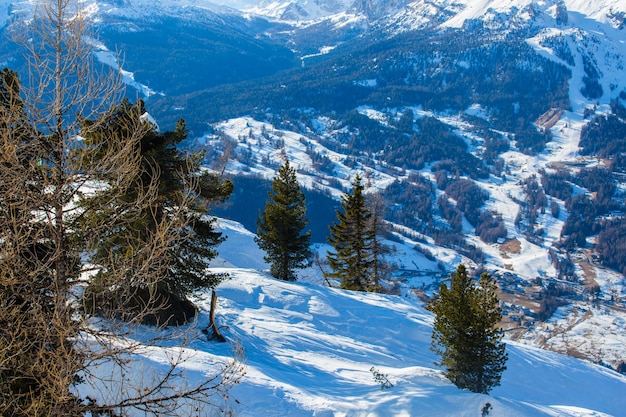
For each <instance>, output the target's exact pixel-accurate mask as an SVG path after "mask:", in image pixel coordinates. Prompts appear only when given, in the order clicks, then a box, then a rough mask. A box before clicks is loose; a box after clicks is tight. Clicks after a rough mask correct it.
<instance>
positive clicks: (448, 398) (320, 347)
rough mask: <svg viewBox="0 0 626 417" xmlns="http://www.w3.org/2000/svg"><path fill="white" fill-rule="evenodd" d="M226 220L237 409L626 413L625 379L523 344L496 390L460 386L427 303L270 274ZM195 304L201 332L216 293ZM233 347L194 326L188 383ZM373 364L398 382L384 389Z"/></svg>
mask: <svg viewBox="0 0 626 417" xmlns="http://www.w3.org/2000/svg"><path fill="white" fill-rule="evenodd" d="M220 227H221V229H222V231H223V232H224V233H225V235H227V236H228V240H227V241H226V242H227V243H225V244H224V245H223V246H221V248H220V259H218V260H217V261H216V262H215V263H214V265H215V266H214V270H215V271H219V272H228V273H229V274H230V276H231V279H230V280H227V281H225V282H223V283H222V284H220V286H219V287H218V288H217V292H218V295H219V305H218V309H217V320H218V324H219V325H220V326H224V327H223V333H224V335H225V336H226V337H227V338H228V339H229V341H231V342H235V341H236V342H238V343H239V344H240V345H241V346H242V347H243V349H244V353H245V365H246V375H245V376H244V378H243V380H242V381H241V383H239V384H238V385H236V386H235V387H234V388H233V389H232V391H231V395H232V396H233V397H234V398H236V399H237V401H238V404H234V412H235V415H238V416H242V417H246V416H254V417H256V416H264V417H284V416H294V417H295V416H329V417H330V416H370V417H375V416H380V417H386V416H433V417H435V416H437V417H442V416H454V417H459V416H461V417H463V416H467V417H470V416H471V417H475V416H479V415H481V409H482V408H483V407H484V406H485V405H486V404H487V403H489V404H491V406H492V410H491V412H490V414H489V416H491V417H522V416H551V417H556V416H563V417H565V416H572V417H573V416H576V417H592V416H593V417H600V416H602V417H606V416H615V417H617V416H623V415H624V410H625V409H626V397H625V396H624V395H623V394H624V392H626V391H625V390H626V377H625V376H624V375H620V374H618V373H616V372H614V371H611V370H609V369H607V368H604V367H601V366H598V365H594V364H591V363H589V362H585V361H581V360H578V359H574V358H570V357H567V356H563V355H560V354H557V353H552V352H548V351H545V350H541V349H537V348H534V347H529V346H524V345H521V344H517V343H514V342H509V343H508V344H507V352H508V355H509V360H508V363H507V367H508V369H507V370H506V371H505V372H504V374H503V377H502V383H501V386H499V387H497V388H495V389H494V390H493V391H492V392H491V395H482V394H474V393H471V392H468V391H464V390H459V389H457V388H456V387H455V386H454V385H453V384H451V383H450V382H449V381H448V380H447V379H446V378H445V377H444V375H443V373H442V370H441V369H440V368H438V367H437V366H435V365H434V364H433V362H434V361H435V360H436V357H435V356H434V354H433V353H432V352H431V351H430V350H429V346H430V340H431V331H432V328H431V326H432V320H433V317H432V315H431V314H430V313H429V312H428V311H426V310H425V309H424V307H423V305H422V304H421V303H420V302H419V301H417V300H415V299H414V298H411V297H403V296H392V295H381V294H373V293H360V292H351V291H345V290H339V289H334V288H328V287H325V286H322V285H318V284H315V283H312V282H310V281H309V280H305V281H303V282H282V281H278V280H275V279H273V278H271V277H270V276H268V274H267V273H266V272H264V271H263V269H265V267H266V265H265V264H264V263H263V261H262V259H261V257H262V253H261V252H260V251H259V249H258V248H257V247H256V245H255V243H254V241H253V237H254V235H253V234H252V233H250V232H248V231H246V230H244V229H243V227H242V226H241V225H239V224H237V223H234V222H232V221H227V220H222V221H220ZM304 275H306V274H304ZM197 302H198V304H199V306H200V308H201V310H200V315H199V319H198V321H197V323H196V327H197V328H201V327H204V326H206V324H207V322H208V311H209V304H210V302H209V297H207V296H205V297H199V298H198V299H197ZM192 330H193V328H192ZM229 346H230V345H228V344H218V343H215V342H207V341H206V340H204V336H203V334H202V333H201V332H199V331H198V332H195V338H194V340H192V342H191V344H190V345H189V346H186V347H185V349H184V357H185V358H186V360H185V362H184V367H185V368H186V369H187V372H189V375H190V379H191V380H200V379H201V378H202V375H211V374H212V372H213V371H214V369H215V366H216V364H219V363H223V362H224V361H225V360H226V359H227V357H228V355H229V354H232V353H229V352H230V347H229ZM164 352H165V353H164ZM166 353H167V354H168V355H175V354H176V346H169V347H168V348H167V349H166V350H165V351H162V350H159V349H157V348H155V347H150V348H147V349H146V350H145V352H144V353H143V358H144V359H143V360H142V361H140V362H139V364H138V365H137V367H135V369H139V370H141V371H140V372H138V373H137V375H136V377H141V375H140V374H144V373H145V374H149V373H150V372H152V368H154V367H157V368H158V367H159V366H160V365H159V363H161V362H162V359H161V358H162V356H163V355H164V354H166ZM372 367H374V368H375V369H377V370H378V371H379V372H381V373H383V374H386V375H387V376H388V379H389V381H390V382H391V383H392V384H393V387H391V388H388V389H384V390H383V389H381V387H380V386H379V385H378V384H377V383H376V382H375V381H374V379H373V376H372V373H371V372H370V369H371V368H372Z"/></svg>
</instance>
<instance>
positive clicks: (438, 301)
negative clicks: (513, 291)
mask: <svg viewBox="0 0 626 417" xmlns="http://www.w3.org/2000/svg"><path fill="white" fill-rule="evenodd" d="M451 281H452V282H451V285H450V288H449V289H448V287H447V286H446V285H445V283H444V284H442V285H441V289H440V291H439V295H438V296H437V297H435V298H434V299H433V300H432V301H431V302H430V304H429V305H428V309H429V310H430V311H432V312H433V313H435V323H434V326H433V339H432V345H431V349H432V350H433V351H434V352H435V353H436V354H437V355H439V356H440V358H441V360H440V361H439V362H438V363H437V365H439V366H443V367H445V368H446V371H445V373H446V377H447V378H448V379H450V381H452V382H453V383H454V384H455V385H456V386H457V387H459V388H463V389H469V390H470V391H473V392H477V393H488V392H489V391H490V390H491V389H492V388H493V387H496V386H498V385H500V378H501V376H502V372H504V370H505V369H506V361H507V354H506V353H505V348H506V345H505V344H504V343H503V342H502V337H503V334H502V332H501V330H500V329H498V328H497V327H496V326H497V324H498V322H499V321H500V320H501V318H502V313H501V310H500V307H499V305H498V297H497V294H496V283H495V281H493V280H492V279H491V277H490V276H489V274H487V273H483V274H482V275H481V277H480V280H479V282H478V285H477V286H475V285H474V284H473V283H472V279H471V278H470V277H469V276H468V274H467V270H466V268H465V266H464V265H463V264H461V265H459V267H458V268H457V270H456V274H454V275H452V276H451Z"/></svg>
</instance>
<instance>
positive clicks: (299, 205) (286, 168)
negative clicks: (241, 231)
mask: <svg viewBox="0 0 626 417" xmlns="http://www.w3.org/2000/svg"><path fill="white" fill-rule="evenodd" d="M268 197H269V200H268V201H267V202H266V203H265V211H263V212H262V213H261V215H260V216H259V219H258V220H257V226H258V229H257V237H256V238H255V239H254V240H255V241H256V243H257V244H258V245H259V247H260V248H261V249H263V250H264V251H265V252H266V254H267V255H266V256H265V257H264V258H263V259H265V261H266V262H269V263H270V264H271V267H270V273H271V274H272V276H274V277H276V278H278V279H282V280H285V281H295V280H296V275H295V272H294V270H295V269H296V268H306V267H307V266H309V265H310V261H309V258H310V256H311V251H310V249H309V246H310V241H311V231H310V230H309V231H306V232H305V231H304V229H305V228H306V225H307V224H308V223H309V220H308V219H307V218H306V206H305V197H304V193H303V192H302V190H301V189H300V186H299V185H298V181H297V178H296V171H295V170H294V169H293V168H292V167H291V166H290V165H289V161H286V162H285V163H284V164H283V166H282V167H280V169H279V170H278V175H277V176H276V177H274V179H273V180H272V191H270V192H269V193H268Z"/></svg>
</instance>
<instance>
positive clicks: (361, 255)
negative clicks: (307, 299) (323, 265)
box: [326, 174, 376, 291]
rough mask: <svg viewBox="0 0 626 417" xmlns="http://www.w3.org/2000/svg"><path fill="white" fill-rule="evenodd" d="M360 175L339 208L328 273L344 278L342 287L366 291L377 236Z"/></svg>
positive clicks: (331, 236) (334, 227) (328, 274)
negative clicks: (372, 225) (372, 224)
mask: <svg viewBox="0 0 626 417" xmlns="http://www.w3.org/2000/svg"><path fill="white" fill-rule="evenodd" d="M363 190H364V187H363V184H362V182H361V176H360V175H358V174H357V176H356V177H355V179H354V181H353V182H352V192H349V193H345V194H344V195H342V197H341V211H340V210H337V223H335V224H333V225H331V226H330V236H329V238H328V242H329V243H330V244H331V245H332V246H333V249H334V250H333V251H329V252H328V253H327V258H328V263H329V265H330V268H331V269H332V272H329V273H327V274H326V275H327V276H328V277H330V278H339V279H341V287H342V288H345V289H349V290H357V291H364V290H366V289H367V288H368V285H369V275H370V273H371V271H372V267H373V264H374V259H373V256H372V246H373V242H374V240H375V239H376V236H375V233H374V232H373V229H372V227H371V217H372V213H371V212H370V210H369V209H368V206H367V204H366V201H365V195H364V194H363Z"/></svg>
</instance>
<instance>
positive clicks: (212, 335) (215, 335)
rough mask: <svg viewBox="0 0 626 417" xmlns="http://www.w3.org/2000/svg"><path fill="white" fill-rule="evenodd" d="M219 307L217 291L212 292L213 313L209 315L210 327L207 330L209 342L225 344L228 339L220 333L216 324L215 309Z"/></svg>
mask: <svg viewBox="0 0 626 417" xmlns="http://www.w3.org/2000/svg"><path fill="white" fill-rule="evenodd" d="M216 307H217V293H216V292H215V290H213V291H211V312H210V313H209V326H208V327H207V328H206V333H207V335H208V336H209V340H217V341H218V342H225V341H226V338H225V337H224V336H222V333H220V329H219V328H218V327H217V324H216V323H215V309H216Z"/></svg>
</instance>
